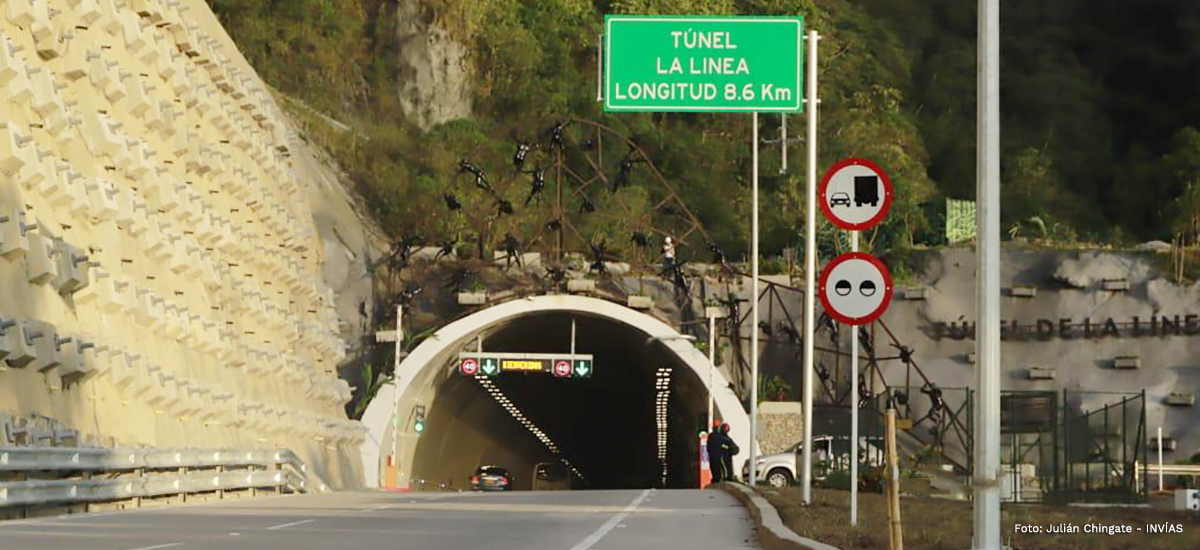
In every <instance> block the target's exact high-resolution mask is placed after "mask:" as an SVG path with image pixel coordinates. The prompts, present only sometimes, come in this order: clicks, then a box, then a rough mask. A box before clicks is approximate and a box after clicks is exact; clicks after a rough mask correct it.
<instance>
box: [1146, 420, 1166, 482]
mask: <svg viewBox="0 0 1200 550" xmlns="http://www.w3.org/2000/svg"><path fill="white" fill-rule="evenodd" d="M1162 451H1163V449H1162V426H1159V427H1158V492H1160V493H1161V492H1163V457H1162ZM1146 485H1149V483H1147V484H1146Z"/></svg>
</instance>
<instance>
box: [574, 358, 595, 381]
mask: <svg viewBox="0 0 1200 550" xmlns="http://www.w3.org/2000/svg"><path fill="white" fill-rule="evenodd" d="M573 371H574V374H575V378H587V377H589V376H591V375H592V362H591V361H585V360H582V359H580V360H577V361H575V368H574V369H573Z"/></svg>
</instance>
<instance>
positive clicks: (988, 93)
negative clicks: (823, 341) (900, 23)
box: [972, 0, 1001, 550]
mask: <svg viewBox="0 0 1200 550" xmlns="http://www.w3.org/2000/svg"><path fill="white" fill-rule="evenodd" d="M978 48H979V69H978V71H979V74H978V89H977V94H978V98H977V102H978V103H977V106H976V109H977V111H976V117H977V125H978V127H977V132H978V135H977V140H978V145H977V147H978V150H977V151H976V183H975V193H976V195H975V200H976V202H977V203H978V208H977V212H976V226H977V233H976V235H977V236H976V239H977V243H976V245H977V246H976V247H975V250H976V265H975V268H976V279H975V281H976V282H975V284H976V286H975V311H976V314H977V315H978V317H979V319H978V325H977V335H976V339H975V353H976V357H977V358H978V364H977V366H976V380H975V387H976V390H977V392H978V394H979V399H978V400H976V401H975V403H976V405H975V406H976V411H975V464H974V470H975V472H974V480H973V483H972V490H973V493H974V497H975V499H974V520H975V534H974V548H976V549H977V550H1000V548H1001V546H1000V483H999V477H1000V476H999V470H1000V0H979V45H978Z"/></svg>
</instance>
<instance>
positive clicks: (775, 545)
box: [716, 483, 839, 550]
mask: <svg viewBox="0 0 1200 550" xmlns="http://www.w3.org/2000/svg"><path fill="white" fill-rule="evenodd" d="M716 488H717V489H721V490H723V491H725V492H727V493H729V494H731V495H733V497H734V498H736V499H738V501H739V502H741V503H742V505H743V506H745V507H746V509H747V510H749V511H750V516H751V517H753V518H754V525H755V526H756V527H757V528H758V538H759V540H760V541H761V542H762V545H763V548H765V549H766V550H839V549H838V548H836V547H833V546H830V545H828V544H824V543H820V542H817V541H815V540H812V539H806V538H804V537H802V536H800V535H797V534H796V533H795V532H794V531H792V530H791V529H788V527H787V526H786V525H784V524H783V520H782V519H780V518H779V512H778V511H777V510H775V507H774V506H771V503H770V502H767V499H765V498H763V497H761V496H759V495H758V494H757V493H755V492H754V491H753V490H752V489H750V488H749V487H746V486H745V485H742V484H740V483H718V484H717V485H716Z"/></svg>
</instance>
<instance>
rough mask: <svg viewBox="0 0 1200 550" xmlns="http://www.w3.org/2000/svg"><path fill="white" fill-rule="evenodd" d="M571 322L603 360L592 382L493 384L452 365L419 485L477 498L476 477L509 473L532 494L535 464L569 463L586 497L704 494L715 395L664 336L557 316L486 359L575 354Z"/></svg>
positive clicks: (511, 377) (437, 401)
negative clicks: (690, 490)
mask: <svg viewBox="0 0 1200 550" xmlns="http://www.w3.org/2000/svg"><path fill="white" fill-rule="evenodd" d="M572 319H574V321H575V323H576V350H577V352H578V353H590V354H593V355H594V356H595V363H594V369H595V370H594V373H593V375H592V376H591V377H590V378H583V379H574V378H556V377H554V376H553V375H551V374H549V373H531V374H523V373H513V372H506V373H501V374H500V375H498V376H496V377H495V378H494V379H492V381H491V384H488V383H487V382H486V381H481V380H478V379H476V378H474V377H467V376H463V375H462V374H460V373H459V372H458V371H457V365H458V361H457V359H456V358H450V359H449V360H448V361H447V362H446V363H445V365H444V368H443V369H442V372H443V373H445V376H444V378H442V380H441V381H440V383H438V384H437V392H436V397H435V398H434V399H433V402H432V404H431V407H430V412H429V414H428V415H427V421H426V424H425V430H424V432H423V433H422V434H421V436H420V438H419V440H418V441H417V445H416V452H415V456H414V460H413V476H414V477H415V478H417V479H423V480H425V481H426V483H427V484H428V483H437V484H439V485H440V484H447V485H451V486H453V487H455V488H469V487H470V485H469V481H468V479H469V477H470V475H471V474H472V473H473V472H474V470H475V468H476V467H478V466H482V465H499V466H503V467H505V468H507V469H508V470H509V471H510V472H511V473H512V475H513V478H514V479H513V486H514V489H518V490H521V489H530V488H531V487H532V485H533V476H534V467H535V465H536V464H538V463H541V462H560V461H565V462H566V463H567V464H569V465H571V466H573V467H574V469H575V470H577V471H578V472H579V474H580V478H579V479H576V480H575V482H574V487H576V488H602V489H617V488H622V489H624V488H648V487H696V486H697V482H698V479H697V477H698V463H699V451H698V444H699V437H698V434H699V431H700V430H701V429H702V428H703V426H704V423H705V420H706V415H707V410H708V394H707V391H706V389H705V383H704V381H703V380H701V379H700V377H698V376H697V375H696V374H695V372H693V371H692V370H691V369H690V368H689V367H688V366H687V365H686V364H685V363H684V362H683V361H682V360H681V359H680V357H679V356H678V355H677V354H676V353H674V352H673V351H672V350H671V349H670V348H668V347H667V345H666V343H665V342H664V341H663V339H662V338H657V339H656V338H655V337H651V336H648V335H647V334H645V333H643V332H641V331H639V330H637V329H636V328H634V327H631V326H629V325H626V324H623V323H620V322H617V321H614V320H610V319H604V318H600V317H592V316H587V315H579V314H574V313H568V312H548V313H541V314H536V315H531V316H527V317H522V318H519V319H516V320H514V321H511V322H509V323H507V324H504V325H501V326H496V327H492V329H491V330H490V332H489V333H487V334H485V335H484V336H483V349H484V350H486V351H489V352H530V353H556V352H566V351H568V350H569V349H570V343H571V322H572ZM684 343H686V341H685V342H684ZM689 345H690V344H689ZM467 348H469V349H473V345H468V346H467ZM489 386H490V387H491V388H493V389H492V390H490V391H489V389H488V388H489ZM496 392H498V394H497V393H496ZM499 395H502V396H503V397H499ZM660 400H661V402H660ZM539 432H540V433H541V434H542V436H541V437H539V436H538V435H537V434H538V433H539ZM545 440H549V442H550V443H549V444H548V443H547V442H546V441H545ZM660 441H661V442H662V444H661V447H660ZM664 451H665V455H664ZM663 456H665V460H660V458H661V457H663ZM564 459H565V460H564Z"/></svg>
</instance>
